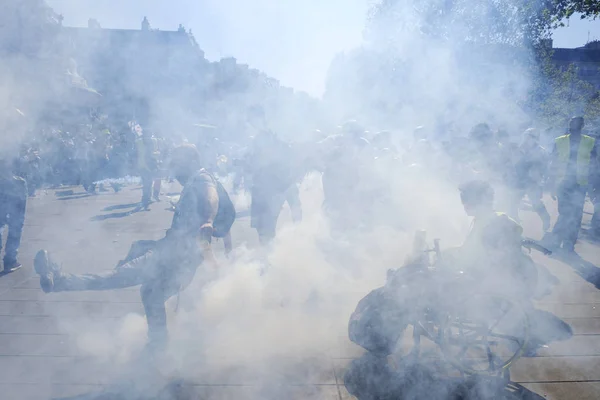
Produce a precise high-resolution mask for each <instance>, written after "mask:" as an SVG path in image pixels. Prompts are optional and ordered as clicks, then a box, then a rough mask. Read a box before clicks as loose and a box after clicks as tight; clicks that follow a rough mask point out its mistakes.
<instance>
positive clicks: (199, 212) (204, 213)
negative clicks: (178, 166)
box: [167, 177, 219, 263]
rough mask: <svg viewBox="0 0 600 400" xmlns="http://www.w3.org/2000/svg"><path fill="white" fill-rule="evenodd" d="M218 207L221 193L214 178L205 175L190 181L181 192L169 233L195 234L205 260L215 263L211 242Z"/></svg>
mask: <svg viewBox="0 0 600 400" xmlns="http://www.w3.org/2000/svg"><path fill="white" fill-rule="evenodd" d="M218 209H219V195H218V193H217V189H216V187H215V184H214V182H212V180H209V179H207V178H204V177H203V178H200V179H198V180H196V181H193V182H190V183H189V184H188V185H186V187H185V188H184V191H183V192H182V194H181V198H180V200H179V203H178V204H177V207H176V209H175V215H174V216H173V222H172V224H171V229H169V232H168V233H167V235H177V234H182V235H193V236H194V237H195V238H196V239H197V240H198V241H199V243H200V247H201V249H202V253H203V256H204V258H205V260H207V261H209V262H213V263H215V258H214V254H213V252H212V247H211V242H212V235H213V222H214V220H215V217H216V215H217V211H218Z"/></svg>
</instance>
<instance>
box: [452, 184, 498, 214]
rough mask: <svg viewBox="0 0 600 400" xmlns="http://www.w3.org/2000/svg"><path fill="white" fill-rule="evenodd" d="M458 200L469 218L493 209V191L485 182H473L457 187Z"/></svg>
mask: <svg viewBox="0 0 600 400" xmlns="http://www.w3.org/2000/svg"><path fill="white" fill-rule="evenodd" d="M459 190H460V200H461V201H462V204H463V207H464V208H465V212H466V213H467V215H468V216H470V217H476V216H478V215H481V214H484V213H488V212H490V211H492V210H493V209H494V189H493V188H492V186H491V185H490V184H489V183H488V182H485V181H480V180H474V181H469V182H467V183H464V184H462V185H461V186H460V187H459Z"/></svg>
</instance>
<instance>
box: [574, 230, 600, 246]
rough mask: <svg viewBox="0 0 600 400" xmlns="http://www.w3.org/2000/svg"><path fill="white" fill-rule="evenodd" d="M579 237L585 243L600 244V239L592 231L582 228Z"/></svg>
mask: <svg viewBox="0 0 600 400" xmlns="http://www.w3.org/2000/svg"><path fill="white" fill-rule="evenodd" d="M579 237H580V239H581V240H583V241H584V242H588V243H591V244H600V237H598V236H597V235H594V233H592V230H591V229H585V228H582V229H581V233H580V235H579Z"/></svg>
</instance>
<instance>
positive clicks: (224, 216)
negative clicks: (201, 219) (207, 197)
mask: <svg viewBox="0 0 600 400" xmlns="http://www.w3.org/2000/svg"><path fill="white" fill-rule="evenodd" d="M213 179H214V181H215V184H216V186H217V194H218V195H219V209H218V210H217V216H216V217H215V220H214V222H213V237H216V238H223V237H225V236H227V234H228V233H229V230H230V229H231V226H232V225H233V223H234V222H235V218H236V212H235V206H234V205H233V202H232V201H231V198H230V197H229V194H228V193H227V190H225V188H224V187H223V185H222V184H221V182H219V180H218V179H217V178H215V177H214V176H213Z"/></svg>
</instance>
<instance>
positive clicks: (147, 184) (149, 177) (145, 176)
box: [140, 170, 154, 205]
mask: <svg viewBox="0 0 600 400" xmlns="http://www.w3.org/2000/svg"><path fill="white" fill-rule="evenodd" d="M140 176H141V178H142V204H143V205H148V204H150V200H151V196H152V184H153V182H154V173H153V172H152V171H149V170H146V171H142V172H141V173H140Z"/></svg>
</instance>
